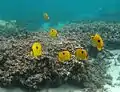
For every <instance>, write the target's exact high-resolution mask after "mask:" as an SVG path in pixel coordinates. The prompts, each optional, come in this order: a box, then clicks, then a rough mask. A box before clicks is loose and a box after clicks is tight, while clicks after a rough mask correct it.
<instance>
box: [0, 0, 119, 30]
mask: <svg viewBox="0 0 120 92" xmlns="http://www.w3.org/2000/svg"><path fill="white" fill-rule="evenodd" d="M44 12H47V13H48V14H49V16H50V19H51V20H50V21H49V22H50V23H51V24H57V23H58V22H66V21H73V20H76V21H79V20H88V19H89V20H111V21H119V20H120V0H0V19H3V20H17V22H18V23H19V24H20V25H23V26H25V25H27V26H29V27H31V28H39V27H40V26H41V24H43V23H45V21H44V20H43V13H44Z"/></svg>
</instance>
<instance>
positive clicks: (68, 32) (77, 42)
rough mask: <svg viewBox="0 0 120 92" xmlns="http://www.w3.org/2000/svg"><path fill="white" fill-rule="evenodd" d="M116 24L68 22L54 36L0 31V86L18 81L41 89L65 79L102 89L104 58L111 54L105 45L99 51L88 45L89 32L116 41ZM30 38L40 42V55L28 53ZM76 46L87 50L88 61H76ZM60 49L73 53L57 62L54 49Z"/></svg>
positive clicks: (107, 79)
mask: <svg viewBox="0 0 120 92" xmlns="http://www.w3.org/2000/svg"><path fill="white" fill-rule="evenodd" d="M119 28H120V24H117V23H116V24H115V23H104V22H93V23H71V24H67V25H65V27H64V28H63V29H62V30H60V31H61V34H60V35H59V37H58V38H57V39H52V38H50V37H49V36H48V33H47V32H31V33H29V34H27V35H26V33H25V32H23V35H22V34H21V35H22V36H20V37H18V38H19V39H17V38H16V37H17V36H18V35H19V34H16V35H15V36H14V35H11V37H9V38H8V37H6V36H4V35H1V36H0V86H2V87H9V86H13V85H22V86H23V87H25V88H28V89H42V88H44V87H59V86H60V85H62V84H65V83H68V84H70V85H77V86H79V87H81V88H89V92H96V91H95V90H97V89H101V90H102V88H103V85H104V84H105V83H108V84H110V81H111V78H110V76H109V75H107V74H106V72H107V69H108V68H109V64H110V62H109V61H108V60H106V59H109V58H110V57H111V56H112V54H111V53H110V52H109V51H108V50H107V48H108V46H105V49H104V50H103V51H101V52H97V50H96V49H95V48H93V47H91V43H90V35H92V34H94V33H96V32H98V33H100V34H101V35H102V37H103V39H104V40H105V43H107V44H108V43H109V41H111V42H114V41H116V42H115V43H118V39H119V38H120V31H119ZM18 32H19V31H18ZM12 33H14V31H12ZM20 33H21V31H20ZM34 41H39V42H41V44H42V46H43V52H44V55H43V56H42V57H40V58H38V59H35V58H33V57H32V56H30V55H29V52H30V50H31V45H32V43H33V42H34ZM105 45H106V44H105ZM76 47H84V48H85V49H86V50H87V51H88V52H89V59H88V61H86V62H81V61H79V62H77V60H76V59H75V57H74V50H75V48H76ZM61 49H68V50H69V51H70V52H71V54H73V56H72V59H71V60H70V61H69V62H66V63H59V62H57V53H58V51H60V50H61ZM93 54H95V56H94V55H93ZM92 89H93V90H92ZM90 90H91V91H90ZM86 92H87V91H86ZM101 92H102V91H101Z"/></svg>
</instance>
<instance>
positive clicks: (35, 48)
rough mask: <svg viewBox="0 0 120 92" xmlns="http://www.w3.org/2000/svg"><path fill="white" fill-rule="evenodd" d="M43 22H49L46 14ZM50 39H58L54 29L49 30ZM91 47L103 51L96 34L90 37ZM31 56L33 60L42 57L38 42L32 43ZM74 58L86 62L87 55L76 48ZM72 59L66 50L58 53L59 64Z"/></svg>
mask: <svg viewBox="0 0 120 92" xmlns="http://www.w3.org/2000/svg"><path fill="white" fill-rule="evenodd" d="M43 17H44V19H45V20H49V16H48V14H47V13H44V14H43ZM48 35H49V36H50V37H52V38H56V37H58V31H57V30H56V29H54V28H51V29H50V31H49V34H48ZM91 45H92V46H93V47H96V48H97V50H98V51H101V50H103V47H104V42H103V39H102V37H101V36H100V35H99V34H98V33H96V34H95V35H93V36H91ZM31 49H32V50H31V55H32V56H33V57H35V58H37V57H39V56H42V45H41V43H40V42H34V43H33V45H32V47H31ZM74 56H75V57H76V59H77V60H78V61H80V60H88V53H87V51H86V50H85V49H83V48H76V50H75V54H74ZM71 58H72V55H71V53H70V52H69V51H68V50H63V51H60V52H58V56H57V59H58V61H59V62H66V61H70V60H71Z"/></svg>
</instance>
